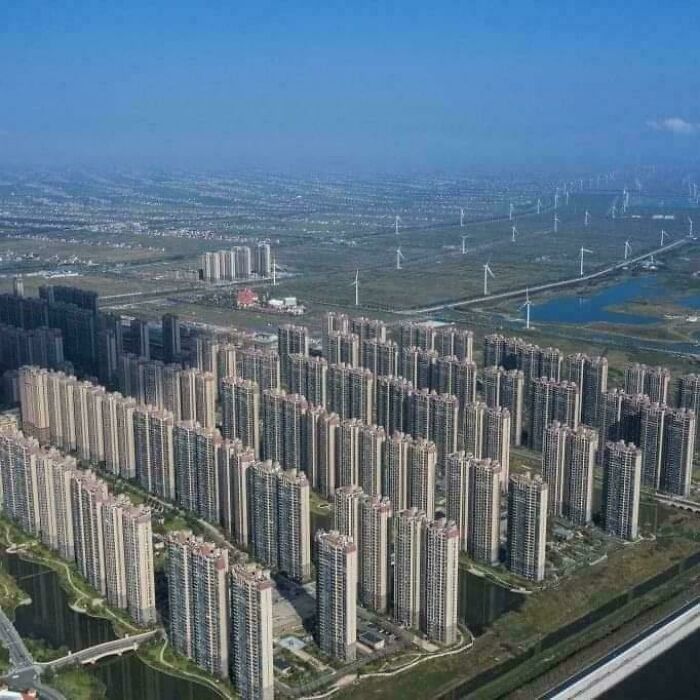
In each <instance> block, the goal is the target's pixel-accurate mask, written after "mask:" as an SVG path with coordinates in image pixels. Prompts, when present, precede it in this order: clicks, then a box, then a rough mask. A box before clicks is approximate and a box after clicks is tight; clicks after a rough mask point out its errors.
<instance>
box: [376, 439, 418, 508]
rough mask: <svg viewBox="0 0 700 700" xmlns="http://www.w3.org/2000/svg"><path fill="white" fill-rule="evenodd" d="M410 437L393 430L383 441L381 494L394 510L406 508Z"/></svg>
mask: <svg viewBox="0 0 700 700" xmlns="http://www.w3.org/2000/svg"><path fill="white" fill-rule="evenodd" d="M411 442H412V440H411V437H410V436H408V435H404V433H401V432H395V433H393V434H392V435H391V436H389V437H387V439H386V442H385V443H384V454H383V458H382V462H383V465H384V475H383V484H382V494H383V495H384V496H386V497H387V498H388V499H389V500H390V501H391V506H392V508H393V509H394V512H395V513H397V512H400V511H402V510H405V509H406V508H408V474H409V466H408V465H409V458H408V450H409V447H410V445H411Z"/></svg>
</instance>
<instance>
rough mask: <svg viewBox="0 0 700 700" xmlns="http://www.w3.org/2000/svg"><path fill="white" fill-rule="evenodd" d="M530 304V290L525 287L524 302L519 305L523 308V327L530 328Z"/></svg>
mask: <svg viewBox="0 0 700 700" xmlns="http://www.w3.org/2000/svg"><path fill="white" fill-rule="evenodd" d="M531 306H532V302H531V301H530V290H529V289H526V290H525V303H524V304H523V305H522V306H521V307H520V308H521V309H525V329H526V330H528V331H529V330H530V307H531Z"/></svg>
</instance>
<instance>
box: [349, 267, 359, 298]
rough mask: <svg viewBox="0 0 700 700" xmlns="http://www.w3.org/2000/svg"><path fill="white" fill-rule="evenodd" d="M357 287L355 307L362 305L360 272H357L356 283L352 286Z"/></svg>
mask: <svg viewBox="0 0 700 700" xmlns="http://www.w3.org/2000/svg"><path fill="white" fill-rule="evenodd" d="M350 286H351V287H355V306H359V305H360V271H359V270H355V281H354V282H353V283H352V284H351V285H350Z"/></svg>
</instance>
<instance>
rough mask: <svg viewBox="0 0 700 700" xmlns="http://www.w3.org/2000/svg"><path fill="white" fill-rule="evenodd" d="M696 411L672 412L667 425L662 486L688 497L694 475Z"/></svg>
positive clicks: (681, 409)
mask: <svg viewBox="0 0 700 700" xmlns="http://www.w3.org/2000/svg"><path fill="white" fill-rule="evenodd" d="M696 420H697V419H696V416H695V413H694V412H693V411H691V410H689V409H686V408H679V409H676V410H674V411H671V412H670V416H669V420H668V422H667V425H666V430H667V441H666V454H665V459H664V464H663V469H662V471H661V480H660V482H661V483H660V487H661V490H662V491H664V492H666V493H671V494H674V495H676V496H683V497H684V498H687V497H688V496H689V495H690V482H691V480H692V475H693V455H694V453H695V435H696V430H697V429H696V426H695V423H696Z"/></svg>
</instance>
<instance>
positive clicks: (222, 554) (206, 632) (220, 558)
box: [167, 532, 229, 678]
mask: <svg viewBox="0 0 700 700" xmlns="http://www.w3.org/2000/svg"><path fill="white" fill-rule="evenodd" d="M167 552H168V601H169V606H170V619H169V625H168V638H169V639H170V643H171V644H172V645H173V647H174V649H175V650H176V651H177V652H179V653H180V654H183V655H184V656H187V657H188V658H190V659H192V661H194V663H195V664H197V666H199V667H200V668H202V669H204V670H205V671H207V672H208V673H211V674H212V675H214V676H219V677H220V678H227V677H228V675H229V600H228V551H227V550H225V549H219V548H218V547H216V546H215V545H213V544H211V543H210V542H205V541H203V540H202V539H201V538H199V537H194V536H193V535H192V534H191V533H189V532H174V533H171V534H170V535H169V536H168V539H167Z"/></svg>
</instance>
